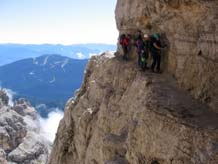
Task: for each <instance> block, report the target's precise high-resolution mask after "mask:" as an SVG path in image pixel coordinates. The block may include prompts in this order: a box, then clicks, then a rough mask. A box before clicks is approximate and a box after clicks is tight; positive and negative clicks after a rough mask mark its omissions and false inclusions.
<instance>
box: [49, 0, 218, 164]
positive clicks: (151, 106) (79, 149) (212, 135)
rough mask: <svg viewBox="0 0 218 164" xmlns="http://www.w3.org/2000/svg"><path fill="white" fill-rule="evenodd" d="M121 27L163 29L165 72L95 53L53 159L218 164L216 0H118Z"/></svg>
mask: <svg viewBox="0 0 218 164" xmlns="http://www.w3.org/2000/svg"><path fill="white" fill-rule="evenodd" d="M115 15H116V16H115V17H116V24H117V28H118V30H119V32H120V34H122V33H128V34H132V35H135V34H136V32H137V31H138V30H141V31H142V32H143V33H147V34H152V33H156V32H158V33H160V34H161V38H162V41H163V42H164V43H165V44H166V45H167V48H166V49H165V50H164V51H163V53H162V55H163V56H162V58H164V59H163V60H164V64H163V65H162V69H164V70H165V71H164V74H161V75H157V74H152V73H149V72H148V71H147V72H145V73H144V72H140V71H138V70H137V68H136V62H135V60H136V58H137V55H136V52H135V48H134V47H132V49H131V53H130V61H128V62H126V61H123V60H121V59H120V58H121V57H120V54H121V53H122V52H121V50H120V49H119V47H118V52H117V53H116V54H117V55H116V57H115V58H112V59H108V58H106V55H102V56H99V57H93V58H92V59H91V61H90V62H89V64H88V66H87V70H86V74H85V78H84V82H83V85H82V87H81V89H80V90H79V92H77V94H76V97H75V98H74V99H70V100H69V101H68V103H67V105H66V108H65V115H64V119H62V121H61V122H60V125H59V128H58V132H57V135H56V139H55V142H54V147H53V151H52V153H51V158H50V164H217V163H218V113H217V112H218V108H217V107H218V72H217V70H218V45H217V42H218V27H217V26H218V1H217V0H117V6H116V10H115Z"/></svg>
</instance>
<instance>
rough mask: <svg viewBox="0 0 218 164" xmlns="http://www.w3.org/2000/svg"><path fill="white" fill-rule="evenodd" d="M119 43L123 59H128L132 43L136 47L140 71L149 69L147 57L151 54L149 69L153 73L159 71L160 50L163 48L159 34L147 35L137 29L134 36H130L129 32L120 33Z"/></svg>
mask: <svg viewBox="0 0 218 164" xmlns="http://www.w3.org/2000/svg"><path fill="white" fill-rule="evenodd" d="M119 43H120V45H121V46H122V50H123V60H128V55H129V52H130V50H131V48H132V45H134V46H135V47H136V48H137V54H138V66H139V67H140V69H141V70H142V71H145V70H146V69H149V67H148V58H149V56H151V57H152V64H151V66H150V70H151V71H152V72H155V73H161V70H160V64H161V50H162V49H164V47H163V46H162V45H161V42H160V35H159V34H158V33H154V34H152V35H148V34H143V33H142V32H141V31H137V34H136V36H135V37H132V36H131V35H130V34H128V35H126V34H122V35H121V36H120V37H119ZM149 54H150V55H149Z"/></svg>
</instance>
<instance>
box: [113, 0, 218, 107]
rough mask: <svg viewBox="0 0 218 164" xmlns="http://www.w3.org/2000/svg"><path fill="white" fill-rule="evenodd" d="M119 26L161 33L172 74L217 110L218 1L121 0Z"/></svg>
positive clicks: (127, 30) (132, 31) (119, 3)
mask: <svg viewBox="0 0 218 164" xmlns="http://www.w3.org/2000/svg"><path fill="white" fill-rule="evenodd" d="M116 23H117V28H118V30H119V31H120V33H130V34H134V33H135V32H136V31H137V30H138V29H139V30H142V31H143V32H144V33H148V34H151V33H154V32H159V33H161V35H162V38H164V40H165V43H166V44H168V52H167V56H166V58H167V59H166V62H167V68H168V70H169V72H171V73H173V74H174V76H175V77H176V78H177V80H178V82H179V83H180V85H181V86H182V87H184V88H185V89H187V90H189V91H190V92H191V93H192V95H193V96H194V97H195V98H197V99H200V100H201V101H202V102H204V103H207V104H209V105H210V106H211V107H212V108H213V109H214V110H217V111H218V108H217V106H218V100H217V97H218V72H217V69H218V43H217V42H218V1H216V0H155V1H154V0H118V1H117V6H116Z"/></svg>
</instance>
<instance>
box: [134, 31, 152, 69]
mask: <svg viewBox="0 0 218 164" xmlns="http://www.w3.org/2000/svg"><path fill="white" fill-rule="evenodd" d="M148 41H149V36H148V35H147V34H145V35H144V39H143V38H142V36H141V35H138V38H137V40H136V44H135V45H136V47H137V53H138V66H139V67H140V68H141V70H142V71H145V70H146V69H148V67H147V60H148V53H149V48H148V47H149V44H148Z"/></svg>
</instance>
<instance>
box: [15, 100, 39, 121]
mask: <svg viewBox="0 0 218 164" xmlns="http://www.w3.org/2000/svg"><path fill="white" fill-rule="evenodd" d="M13 109H14V110H15V111H16V112H17V113H19V114H20V115H22V116H26V115H29V116H31V117H32V119H34V120H35V119H36V118H37V113H36V110H35V109H34V108H33V107H32V106H31V104H30V103H29V102H27V101H26V100H25V99H23V98H20V99H19V100H18V101H17V102H15V104H14V106H13Z"/></svg>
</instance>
